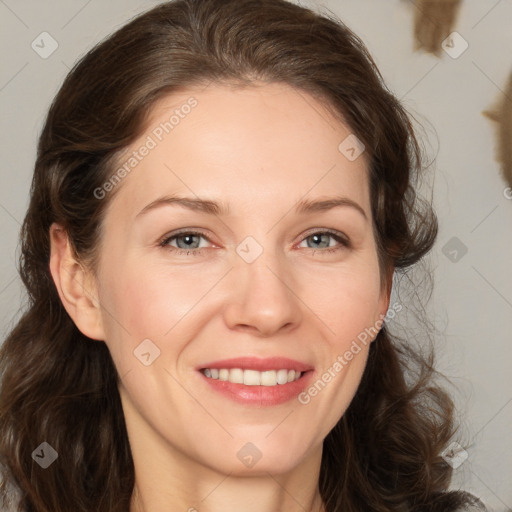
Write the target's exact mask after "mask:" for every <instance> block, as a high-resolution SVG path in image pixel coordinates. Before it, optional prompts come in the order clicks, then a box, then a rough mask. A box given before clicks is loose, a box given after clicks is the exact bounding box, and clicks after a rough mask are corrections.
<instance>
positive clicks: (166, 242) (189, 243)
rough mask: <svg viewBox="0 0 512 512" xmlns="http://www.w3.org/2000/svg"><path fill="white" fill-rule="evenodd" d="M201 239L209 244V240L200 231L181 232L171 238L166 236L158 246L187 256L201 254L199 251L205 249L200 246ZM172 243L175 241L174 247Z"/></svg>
mask: <svg viewBox="0 0 512 512" xmlns="http://www.w3.org/2000/svg"><path fill="white" fill-rule="evenodd" d="M201 238H202V239H203V240H207V241H208V242H210V239H209V238H208V237H207V236H206V235H205V234H204V233H203V232H201V231H182V232H180V233H174V234H173V235H171V236H166V237H165V238H164V239H163V240H161V241H160V243H159V245H160V246H161V247H165V248H167V249H170V250H172V251H178V252H179V253H182V251H186V252H187V254H189V252H193V253H196V254H199V253H201V249H202V248H204V247H205V246H204V245H203V246H200V245H201V242H200V239H201ZM174 241H176V245H173V242H174Z"/></svg>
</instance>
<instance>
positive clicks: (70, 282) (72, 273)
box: [50, 223, 104, 340]
mask: <svg viewBox="0 0 512 512" xmlns="http://www.w3.org/2000/svg"><path fill="white" fill-rule="evenodd" d="M50 244H51V245H50V272H51V274H52V277H53V281H54V282H55V286H56V288H57V291H58V293H59V297H60V300H61V301H62V304H63V306H64V308H65V309H66V311H67V312H68V314H69V316H70V317H71V319H72V320H73V322H74V323H75V325H76V326H77V327H78V329H79V330H80V331H81V332H82V333H83V334H85V335H86V336H88V337H89V338H92V339H95V340H104V330H103V325H102V321H101V307H100V304H99V301H98V296H97V286H96V280H95V278H94V276H93V275H92V274H91V272H90V271H88V270H86V269H85V268H84V266H83V265H82V264H81V263H80V262H79V261H78V260H77V259H76V257H75V255H74V252H73V250H72V247H71V245H70V243H69V239H68V235H67V233H66V231H65V230H64V228H62V226H60V225H58V224H55V223H54V224H52V225H51V227H50Z"/></svg>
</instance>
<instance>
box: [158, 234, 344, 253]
mask: <svg viewBox="0 0 512 512" xmlns="http://www.w3.org/2000/svg"><path fill="white" fill-rule="evenodd" d="M185 235H193V236H201V237H203V238H204V239H206V240H208V242H211V240H210V239H209V238H208V236H207V235H206V233H204V232H203V231H180V232H178V233H174V234H172V235H171V236H165V237H164V238H163V239H162V240H161V241H160V242H159V244H158V245H159V246H160V247H162V248H164V249H166V250H168V251H171V252H176V253H178V255H183V254H185V253H186V255H187V256H188V255H189V254H191V253H192V254H194V255H196V256H199V255H201V254H202V252H203V249H204V248H203V249H179V248H177V247H173V246H171V245H169V243H170V242H171V241H172V240H174V239H176V238H180V237H183V236H185ZM313 235H329V236H331V237H332V238H334V239H335V240H336V241H337V242H338V243H339V245H338V246H336V247H326V248H323V249H313V248H311V247H306V249H311V250H312V251H314V252H313V253H316V252H317V251H320V252H323V253H325V252H329V253H334V252H338V251H340V250H341V249H344V248H345V249H348V248H350V247H351V244H350V241H349V240H348V238H347V237H346V236H345V235H343V233H340V232H339V231H333V230H323V231H320V230H319V231H313V232H311V233H309V234H308V235H306V236H305V237H304V238H303V239H302V240H301V242H303V241H304V240H306V239H307V238H310V237H312V236H313Z"/></svg>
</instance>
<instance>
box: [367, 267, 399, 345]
mask: <svg viewBox="0 0 512 512" xmlns="http://www.w3.org/2000/svg"><path fill="white" fill-rule="evenodd" d="M394 271H395V268H394V267H393V266H390V267H389V269H388V271H387V272H386V286H384V287H383V288H382V291H381V295H380V298H379V306H378V315H379V316H378V318H376V319H375V325H374V326H375V328H376V329H378V330H379V331H380V329H382V326H383V325H384V317H385V316H386V313H387V311H388V309H389V303H390V301H391V289H392V287H393V273H394ZM377 334H378V333H377ZM377 334H375V337H374V338H373V339H372V342H373V341H375V339H376V338H377Z"/></svg>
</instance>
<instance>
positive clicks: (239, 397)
mask: <svg viewBox="0 0 512 512" xmlns="http://www.w3.org/2000/svg"><path fill="white" fill-rule="evenodd" d="M204 368H217V369H219V370H220V369H222V368H226V369H231V368H242V369H244V370H258V371H260V372H263V371H267V370H278V369H285V368H286V369H288V370H295V371H300V372H301V373H303V374H302V376H301V377H300V379H298V380H295V381H293V382H288V383H286V384H277V385H276V386H247V385H245V384H234V383H232V382H229V381H221V380H218V379H211V378H208V377H206V376H205V375H204V374H203V373H202V372H201V370H202V369H204ZM197 372H198V375H199V376H200V378H201V379H202V380H203V382H204V383H205V384H206V385H208V386H209V387H210V389H212V390H213V391H215V392H216V393H219V394H220V395H222V396H224V397H226V398H228V399H230V400H232V401H234V402H236V403H238V404H244V405H249V406H255V407H270V406H275V405H280V404H283V403H286V402H288V401H290V400H293V399H295V398H296V397H297V396H298V395H299V393H301V392H302V391H303V390H304V389H305V388H307V387H308V385H309V383H310V382H311V379H312V377H313V374H314V371H313V368H312V367H311V366H310V365H308V364H306V363H302V362H300V361H296V360H293V359H289V358H285V357H269V358H264V359H258V358H254V357H239V358H235V359H224V360H222V361H215V362H212V363H207V364H205V365H201V366H199V367H198V368H197Z"/></svg>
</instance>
